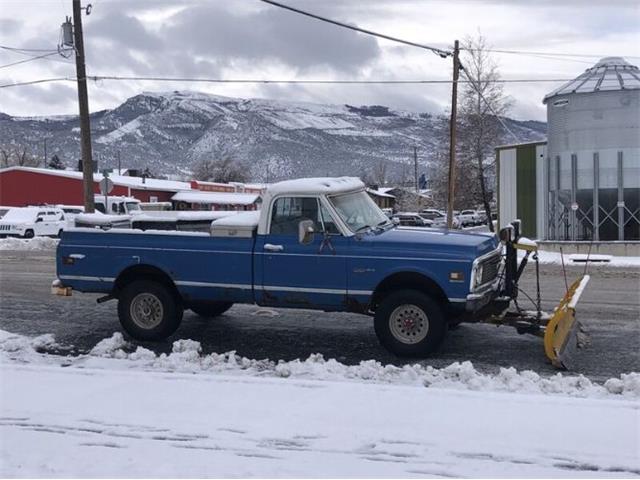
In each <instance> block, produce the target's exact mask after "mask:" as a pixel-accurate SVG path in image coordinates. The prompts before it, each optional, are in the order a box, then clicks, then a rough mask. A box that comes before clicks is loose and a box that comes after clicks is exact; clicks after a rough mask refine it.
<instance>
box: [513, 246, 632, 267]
mask: <svg viewBox="0 0 640 480" xmlns="http://www.w3.org/2000/svg"><path fill="white" fill-rule="evenodd" d="M523 255H524V252H522V251H518V256H519V257H520V258H522V256H523ZM538 257H539V261H540V263H551V264H555V265H561V264H562V259H563V257H564V263H565V265H583V266H584V265H585V262H586V260H587V255H586V254H581V253H580V254H578V253H573V254H567V253H565V254H564V255H561V254H560V253H559V252H547V251H544V250H539V251H538ZM530 258H531V257H530ZM588 265H589V268H592V267H594V266H595V267H597V266H604V267H607V266H609V267H640V257H622V256H614V255H596V254H593V255H589V262H588Z"/></svg>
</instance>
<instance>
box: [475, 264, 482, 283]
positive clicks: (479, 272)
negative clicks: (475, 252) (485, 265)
mask: <svg viewBox="0 0 640 480" xmlns="http://www.w3.org/2000/svg"><path fill="white" fill-rule="evenodd" d="M475 283H476V287H477V286H478V285H480V284H481V283H482V265H478V268H477V269H476V277H475Z"/></svg>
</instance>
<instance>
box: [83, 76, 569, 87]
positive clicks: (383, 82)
mask: <svg viewBox="0 0 640 480" xmlns="http://www.w3.org/2000/svg"><path fill="white" fill-rule="evenodd" d="M87 79H89V80H94V81H98V80H118V81H120V80H130V81H156V82H194V83H199V82H201V83H256V84H257V83H266V84H268V83H281V84H307V85H314V84H319V85H322V84H327V85H331V84H338V85H369V84H374V85H423V84H436V85H437V84H445V85H447V84H451V83H452V82H453V80H427V79H415V80H295V79H292V80H288V79H259V78H189V77H153V76H150V77H142V76H117V75H87ZM570 80H571V79H569V78H512V79H497V80H491V81H490V83H558V82H568V81H570ZM461 83H471V81H469V80H461Z"/></svg>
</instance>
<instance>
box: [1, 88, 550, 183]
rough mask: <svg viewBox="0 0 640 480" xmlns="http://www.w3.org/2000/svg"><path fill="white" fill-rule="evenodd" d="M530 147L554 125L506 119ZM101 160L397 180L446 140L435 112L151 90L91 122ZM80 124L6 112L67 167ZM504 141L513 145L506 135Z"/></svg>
mask: <svg viewBox="0 0 640 480" xmlns="http://www.w3.org/2000/svg"><path fill="white" fill-rule="evenodd" d="M506 121H507V123H508V124H509V128H510V129H511V130H513V131H514V132H515V133H516V135H518V137H520V138H521V139H522V140H523V141H524V140H534V139H540V138H542V137H543V136H544V134H545V131H546V125H545V124H544V123H540V122H517V121H515V120H510V119H506ZM92 133H93V143H94V149H95V155H94V158H97V159H98V160H99V162H100V168H102V167H113V166H115V162H116V158H117V154H118V152H120V155H121V159H122V163H123V165H124V166H126V167H131V168H135V167H138V168H139V167H147V166H148V167H150V168H151V170H152V171H153V172H154V173H165V174H171V173H176V172H178V171H181V170H182V171H184V170H185V169H188V168H189V166H190V165H191V164H192V162H193V161H196V160H198V159H201V158H212V157H214V158H216V157H221V156H231V157H233V158H236V159H238V160H241V161H245V162H247V164H248V165H249V166H251V168H252V176H253V177H254V178H255V179H257V180H279V179H283V178H289V177H291V176H318V175H327V174H330V175H360V174H362V173H363V171H366V170H367V167H370V166H372V165H375V164H377V163H378V162H380V161H384V162H389V170H390V171H394V170H395V171H396V172H398V171H399V170H401V168H402V166H401V165H402V164H406V163H407V162H410V161H412V152H413V146H414V145H417V146H418V147H419V153H420V156H421V162H422V164H423V165H425V168H426V165H427V163H428V161H429V160H430V159H431V158H432V156H433V154H434V152H435V150H436V149H437V148H438V146H439V145H440V144H441V143H442V142H444V141H446V139H445V138H444V137H443V133H442V132H439V131H438V122H437V119H436V118H435V117H433V116H431V115H429V114H417V113H412V112H406V111H396V110H391V109H389V108H387V107H384V106H380V105H374V106H359V107H355V106H351V105H320V104H313V103H302V102H288V101H275V100H262V99H251V100H245V99H241V98H228V97H221V96H217V95H210V94H205V93H199V92H191V91H174V92H165V93H152V92H145V93H142V94H140V95H136V96H134V97H132V98H129V99H128V100H127V101H125V102H124V103H123V104H122V105H120V106H118V107H117V108H115V109H113V110H107V111H101V112H96V113H94V114H92ZM79 135H80V133H79V129H78V120H77V118H75V117H69V116H60V117H46V118H45V117H43V118H37V117H29V118H18V117H11V116H8V115H3V114H0V138H2V142H3V143H17V144H21V145H27V146H30V147H31V148H32V150H33V151H34V152H40V151H41V145H42V139H43V138H45V137H46V138H47V142H48V150H49V152H51V154H53V153H58V155H59V156H60V157H61V159H62V160H63V161H65V162H66V163H67V165H68V166H75V161H76V160H77V158H79ZM505 141H508V139H507V138H506V137H505Z"/></svg>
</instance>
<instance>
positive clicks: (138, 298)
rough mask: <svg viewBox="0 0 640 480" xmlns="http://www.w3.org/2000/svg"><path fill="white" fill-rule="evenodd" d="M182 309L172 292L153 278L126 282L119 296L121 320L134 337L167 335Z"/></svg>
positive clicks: (161, 337) (144, 338) (150, 338)
mask: <svg viewBox="0 0 640 480" xmlns="http://www.w3.org/2000/svg"><path fill="white" fill-rule="evenodd" d="M182 313H183V308H182V305H181V303H180V301H179V299H178V298H176V296H175V295H174V292H172V291H171V290H170V289H169V288H168V287H167V286H165V285H164V284H162V283H160V282H155V281H152V280H135V281H133V282H131V283H129V284H128V285H126V286H125V287H124V289H123V290H122V292H121V293H120V296H119V298H118V317H119V319H120V324H121V325H122V328H124V330H125V331H126V332H127V333H128V334H129V335H131V336H132V337H133V338H135V339H136V340H141V341H158V340H164V339H166V338H167V337H169V336H171V335H172V334H173V333H174V332H175V331H176V330H177V329H178V327H179V326H180V323H181V322H182Z"/></svg>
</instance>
